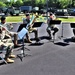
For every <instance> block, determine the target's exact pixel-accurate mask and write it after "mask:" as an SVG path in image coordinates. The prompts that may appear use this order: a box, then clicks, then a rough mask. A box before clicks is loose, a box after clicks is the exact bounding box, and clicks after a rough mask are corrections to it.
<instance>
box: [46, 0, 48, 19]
mask: <svg viewBox="0 0 75 75" xmlns="http://www.w3.org/2000/svg"><path fill="white" fill-rule="evenodd" d="M46 5H47V20H48V0H46Z"/></svg>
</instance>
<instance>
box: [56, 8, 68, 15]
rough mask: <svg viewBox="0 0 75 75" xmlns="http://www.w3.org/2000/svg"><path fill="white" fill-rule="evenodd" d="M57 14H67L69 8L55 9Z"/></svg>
mask: <svg viewBox="0 0 75 75" xmlns="http://www.w3.org/2000/svg"><path fill="white" fill-rule="evenodd" d="M55 14H56V15H58V16H67V15H68V10H67V9H57V10H56V11H55Z"/></svg>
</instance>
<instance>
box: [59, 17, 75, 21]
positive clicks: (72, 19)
mask: <svg viewBox="0 0 75 75" xmlns="http://www.w3.org/2000/svg"><path fill="white" fill-rule="evenodd" d="M58 19H59V20H62V22H75V18H58Z"/></svg>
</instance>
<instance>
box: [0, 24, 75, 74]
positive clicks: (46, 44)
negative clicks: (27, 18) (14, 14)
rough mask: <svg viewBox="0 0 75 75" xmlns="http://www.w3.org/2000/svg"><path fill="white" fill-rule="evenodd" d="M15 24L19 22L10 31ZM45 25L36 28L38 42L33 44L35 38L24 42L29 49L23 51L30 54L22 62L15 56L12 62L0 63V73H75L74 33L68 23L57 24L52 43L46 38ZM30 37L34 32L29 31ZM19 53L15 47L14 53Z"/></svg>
mask: <svg viewBox="0 0 75 75" xmlns="http://www.w3.org/2000/svg"><path fill="white" fill-rule="evenodd" d="M17 25H20V23H17V24H16V23H15V24H14V25H13V26H14V29H13V30H12V31H17V29H18V26H17ZM62 25H63V26H62ZM46 27H47V24H43V25H42V26H41V27H39V28H38V32H39V37H40V38H41V40H40V44H35V40H32V42H33V43H32V44H29V43H25V46H26V47H27V48H29V49H30V51H25V53H26V54H29V55H31V56H26V57H24V58H23V61H22V62H21V61H20V59H19V58H16V59H14V60H15V62H14V63H12V64H3V65H2V64H1V65H0V75H75V42H74V41H73V40H71V37H72V36H74V35H73V32H72V28H71V27H70V23H61V24H60V25H57V27H58V28H59V32H58V33H56V36H55V41H54V43H53V41H52V40H49V39H48V34H47V32H46ZM62 27H63V30H62ZM61 36H62V37H61ZM30 38H34V33H30ZM18 39H19V38H18ZM19 53H20V50H19V51H18V48H15V49H14V54H16V55H17V54H19Z"/></svg>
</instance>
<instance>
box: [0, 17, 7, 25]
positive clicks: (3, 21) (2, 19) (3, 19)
mask: <svg viewBox="0 0 75 75" xmlns="http://www.w3.org/2000/svg"><path fill="white" fill-rule="evenodd" d="M5 22H6V18H5V16H2V17H1V23H3V24H4V23H5Z"/></svg>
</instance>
